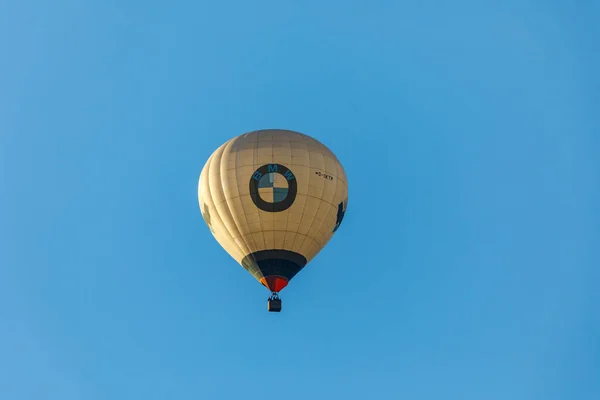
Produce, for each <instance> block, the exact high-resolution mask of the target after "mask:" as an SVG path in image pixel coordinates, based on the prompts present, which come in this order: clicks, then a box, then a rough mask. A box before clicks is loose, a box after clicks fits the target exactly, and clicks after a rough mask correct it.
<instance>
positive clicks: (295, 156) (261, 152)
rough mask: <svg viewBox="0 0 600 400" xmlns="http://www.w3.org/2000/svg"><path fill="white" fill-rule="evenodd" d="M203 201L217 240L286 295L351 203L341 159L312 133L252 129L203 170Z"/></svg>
mask: <svg viewBox="0 0 600 400" xmlns="http://www.w3.org/2000/svg"><path fill="white" fill-rule="evenodd" d="M198 203H199V206H200V211H201V213H202V217H203V218H204V221H205V222H206V224H207V225H208V227H209V229H210V232H211V233H212V235H213V236H214V237H215V239H216V240H217V242H219V244H220V245H221V246H222V247H223V248H224V249H225V251H227V252H228V253H229V254H230V255H231V256H232V257H233V258H234V259H235V260H236V261H237V262H238V263H239V264H240V265H241V266H242V267H244V268H245V269H246V270H247V271H248V272H249V273H251V274H252V275H253V276H254V278H256V280H258V281H259V282H260V283H261V284H263V285H264V286H265V287H266V288H267V289H269V290H270V291H271V295H270V297H269V299H268V303H267V309H268V310H269V311H274V312H279V311H281V298H280V297H279V292H280V291H281V290H282V289H283V288H285V287H286V286H287V285H288V283H289V282H290V280H291V279H292V278H293V277H294V276H295V275H296V274H298V272H300V270H302V269H303V268H304V267H305V266H306V265H307V264H308V263H309V262H310V261H311V260H312V259H313V258H314V257H315V256H316V255H317V254H318V253H319V252H320V251H321V250H322V249H323V247H324V246H325V245H326V244H327V243H328V242H329V240H330V239H331V238H332V236H333V235H334V233H335V232H336V231H337V230H338V228H339V227H340V224H341V223H342V220H343V218H344V214H345V213H346V208H347V206H348V181H347V179H346V173H345V172H344V168H343V167H342V165H341V163H340V162H339V160H338V159H337V157H336V156H335V155H334V154H333V153H332V152H331V150H329V149H328V148H327V147H326V146H325V145H323V144H322V143H320V142H319V141H317V140H316V139H313V138H312V137H310V136H307V135H305V134H302V133H299V132H294V131H290V130H283V129H265V130H258V131H253V132H249V133H246V134H243V135H240V136H237V137H234V138H233V139H231V140H229V141H227V142H226V143H224V144H223V145H221V146H220V147H219V148H218V149H217V150H215V151H214V153H213V154H212V155H211V156H210V157H209V159H208V161H207V162H206V164H205V165H204V167H203V169H202V172H201V173H200V179H199V182H198Z"/></svg>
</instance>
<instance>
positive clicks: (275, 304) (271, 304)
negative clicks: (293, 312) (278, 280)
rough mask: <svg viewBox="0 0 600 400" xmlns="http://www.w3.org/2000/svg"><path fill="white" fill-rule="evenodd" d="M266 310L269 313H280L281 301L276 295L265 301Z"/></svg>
mask: <svg viewBox="0 0 600 400" xmlns="http://www.w3.org/2000/svg"><path fill="white" fill-rule="evenodd" d="M267 309H268V310H269V312H280V311H281V299H280V298H279V296H278V295H277V293H273V295H272V296H271V297H269V300H268V301H267Z"/></svg>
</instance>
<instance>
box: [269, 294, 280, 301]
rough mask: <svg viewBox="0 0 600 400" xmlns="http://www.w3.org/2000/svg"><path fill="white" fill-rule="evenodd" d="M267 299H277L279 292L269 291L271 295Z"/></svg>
mask: <svg viewBox="0 0 600 400" xmlns="http://www.w3.org/2000/svg"><path fill="white" fill-rule="evenodd" d="M269 300H279V293H277V292H273V293H271V297H269Z"/></svg>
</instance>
